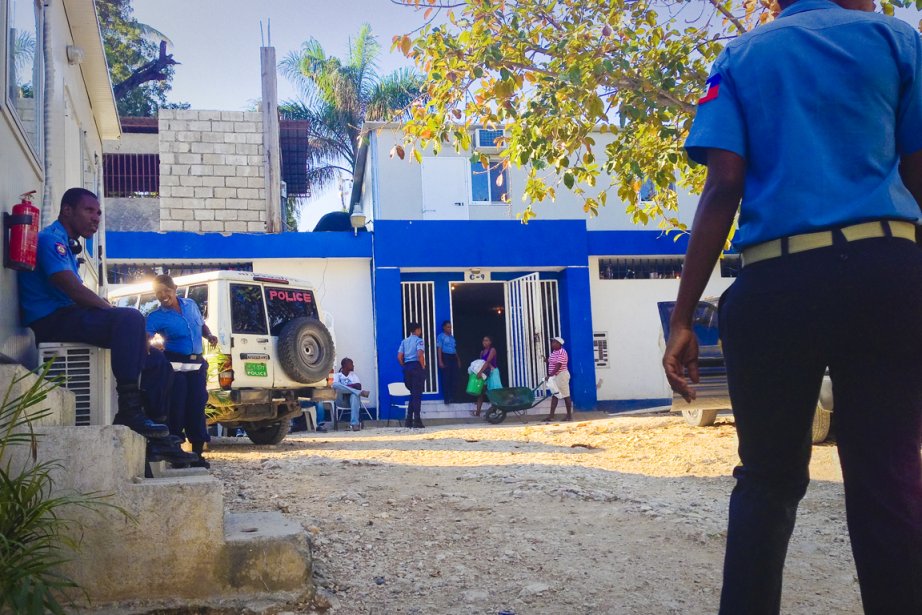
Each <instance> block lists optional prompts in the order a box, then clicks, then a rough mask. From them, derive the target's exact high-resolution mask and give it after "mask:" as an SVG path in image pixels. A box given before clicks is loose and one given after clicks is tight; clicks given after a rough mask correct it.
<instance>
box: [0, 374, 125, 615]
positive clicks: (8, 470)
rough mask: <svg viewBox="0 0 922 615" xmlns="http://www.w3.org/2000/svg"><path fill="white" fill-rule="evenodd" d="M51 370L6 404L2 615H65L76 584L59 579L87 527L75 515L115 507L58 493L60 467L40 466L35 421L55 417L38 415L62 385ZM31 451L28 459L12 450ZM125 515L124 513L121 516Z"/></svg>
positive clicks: (0, 448) (0, 461)
mask: <svg viewBox="0 0 922 615" xmlns="http://www.w3.org/2000/svg"><path fill="white" fill-rule="evenodd" d="M50 367H51V363H50V362H49V363H46V364H45V365H44V366H42V368H41V369H39V370H38V374H37V375H38V378H37V379H35V382H34V384H32V386H31V387H29V388H28V389H27V390H26V391H25V392H24V393H22V394H20V395H14V393H13V391H15V390H16V389H17V388H18V387H19V385H20V383H22V382H24V381H26V380H27V379H29V378H33V377H34V376H35V374H32V373H28V374H25V375H23V376H20V377H18V378H16V379H14V380H13V382H12V383H11V385H10V387H9V388H8V389H7V390H6V392H5V394H4V395H3V399H2V404H0V614H6V613H29V614H32V613H36V614H38V613H48V612H50V613H63V612H64V610H63V608H64V606H66V605H67V604H69V603H70V602H71V598H72V597H73V595H74V593H75V592H79V587H78V585H77V583H75V582H74V581H73V580H71V579H69V578H68V577H66V576H64V575H62V574H61V573H60V572H59V571H58V567H59V566H60V565H61V564H63V563H65V562H67V561H68V560H69V559H70V558H71V556H72V554H73V552H74V551H76V550H77V549H78V548H79V547H80V538H79V537H78V536H79V534H78V532H75V531H73V530H75V529H79V527H80V524H79V523H78V522H76V521H73V520H71V519H70V518H69V517H71V515H69V514H67V513H68V512H73V510H74V508H85V509H91V510H94V511H99V510H100V508H102V507H113V506H112V504H109V503H107V502H106V501H105V498H106V497H107V496H105V495H101V494H95V493H65V494H61V493H53V491H54V473H55V472H56V470H58V469H59V468H60V467H62V466H61V463H60V462H58V461H42V462H39V461H38V446H39V439H40V435H41V434H38V433H36V432H35V430H34V424H35V422H36V421H38V420H40V419H42V418H44V417H46V416H48V415H49V414H50V413H51V410H50V409H48V408H43V409H39V410H31V409H33V408H35V407H36V406H39V405H40V404H42V403H43V402H44V401H45V400H46V399H47V396H48V393H49V391H51V390H52V389H54V388H56V387H57V386H58V383H57V382H53V381H49V380H47V379H46V376H47V375H48V369H49V368H50ZM21 446H25V447H29V451H28V453H29V454H28V456H27V459H26V460H25V462H24V463H23V460H22V456H18V455H11V453H12V452H13V451H12V450H8V449H12V447H21ZM122 512H123V514H124V511H122Z"/></svg>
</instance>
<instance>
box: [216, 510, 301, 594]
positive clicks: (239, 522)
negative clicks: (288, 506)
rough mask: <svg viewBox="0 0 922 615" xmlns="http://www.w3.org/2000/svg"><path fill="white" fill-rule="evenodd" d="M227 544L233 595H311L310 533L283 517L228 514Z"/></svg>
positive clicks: (227, 558)
mask: <svg viewBox="0 0 922 615" xmlns="http://www.w3.org/2000/svg"><path fill="white" fill-rule="evenodd" d="M224 541H225V557H226V562H227V575H228V576H227V578H228V582H229V583H230V586H231V587H232V588H233V589H234V591H237V592H242V593H250V592H265V591H269V592H280V591H281V592H286V591H287V592H307V591H312V581H311V553H310V546H309V545H308V542H307V533H306V532H305V531H304V529H303V528H302V527H301V526H300V525H299V524H298V523H296V522H295V521H293V520H291V519H289V518H287V517H285V516H283V515H282V514H281V513H279V512H253V513H228V514H227V515H225V518H224Z"/></svg>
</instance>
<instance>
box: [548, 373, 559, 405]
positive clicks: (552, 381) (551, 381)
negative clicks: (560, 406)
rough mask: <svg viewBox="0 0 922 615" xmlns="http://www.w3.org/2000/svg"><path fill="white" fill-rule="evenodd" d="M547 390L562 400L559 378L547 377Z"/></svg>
mask: <svg viewBox="0 0 922 615" xmlns="http://www.w3.org/2000/svg"><path fill="white" fill-rule="evenodd" d="M547 390H548V391H550V392H551V395H553V396H554V397H557V398H558V399H560V389H559V388H558V387H557V376H548V377H547Z"/></svg>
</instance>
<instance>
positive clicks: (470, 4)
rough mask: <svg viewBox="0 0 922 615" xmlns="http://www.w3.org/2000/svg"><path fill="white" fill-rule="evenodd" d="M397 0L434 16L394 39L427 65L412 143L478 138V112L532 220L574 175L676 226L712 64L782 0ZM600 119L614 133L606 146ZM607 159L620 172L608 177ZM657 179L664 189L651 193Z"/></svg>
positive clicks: (592, 195)
mask: <svg viewBox="0 0 922 615" xmlns="http://www.w3.org/2000/svg"><path fill="white" fill-rule="evenodd" d="M392 2H394V3H397V4H404V5H407V6H410V7H415V8H416V10H418V11H424V12H423V19H424V20H425V21H426V23H425V24H424V25H423V26H422V27H421V28H420V29H419V30H418V31H416V33H414V34H408V35H402V36H397V37H394V41H393V44H394V47H396V48H398V49H400V50H401V51H402V52H403V53H404V54H405V55H407V56H408V57H410V58H412V59H414V61H415V62H416V64H417V66H418V67H419V68H420V69H421V70H422V71H423V72H424V74H425V75H426V82H425V87H424V88H423V94H424V95H425V97H426V102H425V104H423V103H421V102H420V103H418V104H415V105H414V106H413V107H412V108H411V117H410V120H409V121H408V122H407V124H406V144H407V145H409V147H410V148H411V149H410V152H411V153H412V154H413V155H414V156H415V157H417V158H420V157H421V154H420V150H421V149H425V148H430V147H431V148H432V149H433V150H435V151H436V152H438V150H439V149H440V148H441V147H443V146H445V145H449V146H453V147H454V148H455V149H456V150H458V151H463V150H470V147H471V135H472V128H473V127H474V126H477V125H484V126H487V127H499V126H503V127H505V135H504V138H503V139H502V140H501V141H500V142H499V143H498V145H500V146H501V150H502V153H501V158H502V160H501V162H499V163H498V164H501V165H506V166H508V165H510V164H512V165H518V166H522V167H525V168H526V169H527V182H526V184H525V186H524V198H525V200H526V202H527V206H526V208H525V210H524V212H523V214H522V219H523V220H524V221H526V222H527V221H528V220H529V219H530V218H532V217H533V216H534V212H533V211H532V209H531V203H534V202H538V201H543V200H545V199H554V197H555V195H556V192H557V190H558V189H559V188H560V184H563V185H564V187H566V188H567V189H570V190H572V191H573V192H575V193H577V194H578V195H580V196H581V198H582V199H583V204H584V209H585V211H586V212H587V213H588V214H590V215H593V214H596V213H597V212H598V208H599V207H600V206H603V205H605V203H606V201H607V200H608V199H609V195H610V194H611V193H612V192H614V193H615V194H617V196H618V197H619V198H620V199H621V200H622V201H623V202H625V203H626V206H627V212H628V213H629V214H630V215H631V216H632V219H633V220H634V222H635V223H641V224H646V223H648V222H650V221H657V222H658V223H659V224H660V226H662V227H663V228H679V229H682V228H684V227H683V225H682V224H681V223H680V222H679V220H678V219H677V218H676V214H675V212H676V210H677V208H678V203H677V195H676V186H681V187H683V188H685V189H688V190H690V191H692V192H694V193H698V192H700V191H701V188H702V187H703V183H704V168H703V167H700V166H695V167H692V166H690V165H689V162H688V159H687V158H686V156H685V153H684V150H683V149H682V144H683V142H684V140H685V138H686V136H687V135H688V130H689V128H690V126H691V121H692V119H693V117H694V112H695V108H696V105H697V101H698V99H699V98H700V97H701V96H702V95H703V86H704V82H705V80H706V79H707V77H708V71H709V68H710V65H711V64H712V63H713V61H714V60H715V59H716V58H717V55H718V54H719V53H720V50H721V49H722V48H723V46H724V44H725V43H726V42H727V41H728V40H730V39H732V38H735V37H737V36H739V35H741V34H743V33H745V32H747V31H749V30H750V29H752V28H753V27H755V26H757V25H758V24H760V23H765V22H767V21H770V20H771V19H773V16H774V15H775V14H776V12H777V5H771V4H770V2H771V0H744V1H742V2H741V1H740V0H658V1H656V2H650V1H649V0H466V1H456V2H452V1H449V0H392ZM912 2H915V4H916V6H917V7H918V8H920V9H922V0H892V4H886V5H885V6H884V10H885V11H886V12H890V13H892V10H893V5H897V6H906V5H909V4H910V3H912ZM597 132H601V133H607V134H609V135H610V136H611V138H610V140H609V142H608V143H607V144H606V145H605V146H604V147H602V146H600V145H599V144H598V143H597V141H596V136H597ZM594 135H595V136H594ZM393 153H394V154H396V155H398V156H400V157H403V156H404V148H403V147H402V146H399V145H398V146H396V147H395V148H394V152H393ZM477 157H478V155H477V154H475V155H474V158H477ZM480 158H481V162H483V163H484V165H487V164H489V163H490V161H489V160H487V158H486V156H482V157H480ZM603 172H604V173H607V174H609V176H610V177H611V178H612V180H611V182H612V183H611V184H608V182H603V183H604V184H606V185H600V181H599V180H600V177H601V176H602V174H603ZM647 181H649V182H651V184H652V186H653V189H654V190H653V197H652V199H650V200H643V201H641V200H640V198H639V192H640V188H641V186H642V185H643V184H644V182H647Z"/></svg>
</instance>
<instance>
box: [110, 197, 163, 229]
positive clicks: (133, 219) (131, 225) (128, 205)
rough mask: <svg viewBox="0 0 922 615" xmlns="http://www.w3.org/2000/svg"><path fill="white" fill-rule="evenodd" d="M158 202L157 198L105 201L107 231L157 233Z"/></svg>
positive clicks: (113, 198) (112, 199)
mask: <svg viewBox="0 0 922 615" xmlns="http://www.w3.org/2000/svg"><path fill="white" fill-rule="evenodd" d="M159 201H160V200H159V199H157V198H152V199H148V198H130V199H129V198H120V197H109V198H107V199H106V204H105V208H106V230H107V231H159V230H160V202H159Z"/></svg>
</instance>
